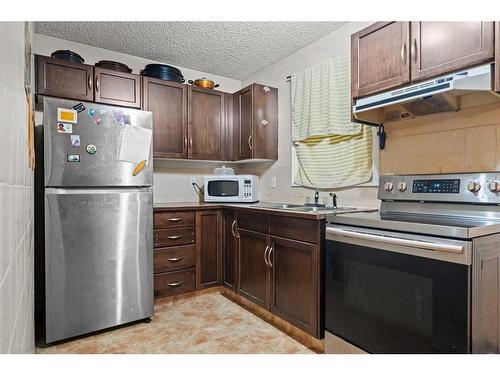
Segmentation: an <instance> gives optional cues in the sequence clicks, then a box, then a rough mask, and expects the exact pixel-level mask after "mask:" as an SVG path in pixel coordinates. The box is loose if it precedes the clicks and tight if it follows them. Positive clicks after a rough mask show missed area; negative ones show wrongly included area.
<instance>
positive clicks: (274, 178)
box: [271, 176, 276, 189]
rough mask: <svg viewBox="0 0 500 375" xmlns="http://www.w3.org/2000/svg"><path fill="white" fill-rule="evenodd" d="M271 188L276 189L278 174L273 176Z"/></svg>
mask: <svg viewBox="0 0 500 375" xmlns="http://www.w3.org/2000/svg"><path fill="white" fill-rule="evenodd" d="M271 188H273V189H276V176H271Z"/></svg>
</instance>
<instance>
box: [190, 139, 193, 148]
mask: <svg viewBox="0 0 500 375" xmlns="http://www.w3.org/2000/svg"><path fill="white" fill-rule="evenodd" d="M189 149H190V150H192V149H193V138H192V137H189Z"/></svg>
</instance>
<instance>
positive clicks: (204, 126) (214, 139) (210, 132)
mask: <svg viewBox="0 0 500 375" xmlns="http://www.w3.org/2000/svg"><path fill="white" fill-rule="evenodd" d="M188 90H189V91H188V98H189V99H188V134H189V151H188V157H189V158H190V159H203V160H222V159H223V155H224V142H223V141H224V140H225V133H224V93H223V92H220V91H215V90H208V89H200V88H197V87H193V86H189V88H188Z"/></svg>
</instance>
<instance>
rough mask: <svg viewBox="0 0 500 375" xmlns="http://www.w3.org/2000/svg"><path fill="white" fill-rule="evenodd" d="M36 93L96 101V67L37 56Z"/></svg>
mask: <svg viewBox="0 0 500 375" xmlns="http://www.w3.org/2000/svg"><path fill="white" fill-rule="evenodd" d="M36 66H37V72H36V93H37V94H39V95H48V96H56V97H58V98H65V99H75V100H84V101H93V100H94V87H93V74H94V73H93V72H94V67H93V66H90V65H85V64H79V63H74V62H70V61H66V60H61V59H54V58H52V57H45V56H38V55H37V56H36Z"/></svg>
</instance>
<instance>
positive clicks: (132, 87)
mask: <svg viewBox="0 0 500 375" xmlns="http://www.w3.org/2000/svg"><path fill="white" fill-rule="evenodd" d="M94 91H95V101H96V102H97V103H103V104H111V105H121V106H126V107H132V108H140V107H141V76H139V75H137V74H131V73H123V72H117V71H114V70H108V69H102V68H98V67H94Z"/></svg>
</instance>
